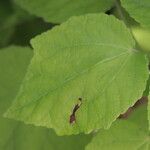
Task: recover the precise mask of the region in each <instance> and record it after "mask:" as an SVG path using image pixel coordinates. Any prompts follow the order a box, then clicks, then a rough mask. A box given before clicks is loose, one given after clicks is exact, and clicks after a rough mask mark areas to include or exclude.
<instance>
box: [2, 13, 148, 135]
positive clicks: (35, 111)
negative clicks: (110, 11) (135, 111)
mask: <svg viewBox="0 0 150 150" xmlns="http://www.w3.org/2000/svg"><path fill="white" fill-rule="evenodd" d="M77 24H78V26H77ZM31 43H32V46H33V48H34V57H33V59H32V62H31V65H30V66H29V69H28V73H27V75H26V78H25V79H24V82H23V84H22V87H21V89H20V91H19V93H18V96H17V97H16V100H15V102H14V103H13V105H12V106H11V108H10V109H9V110H8V111H7V113H6V114H5V115H6V116H7V117H10V118H15V119H18V120H22V121H24V122H26V123H32V124H35V125H40V126H46V127H48V128H54V129H55V130H56V132H57V134H60V135H63V134H77V133H80V132H85V133H89V132H91V131H92V130H95V129H99V128H108V127H110V125H111V123H112V122H113V121H114V120H115V119H116V118H117V117H118V116H119V115H120V113H123V112H124V111H126V110H127V109H128V107H130V106H131V105H133V104H134V103H135V101H136V100H137V99H138V98H140V97H141V96H142V93H143V91H144V89H145V86H146V81H147V78H148V67H147V59H146V58H145V55H144V54H143V53H141V52H140V51H137V50H135V49H134V47H135V43H134V40H133V38H132V35H131V34H130V32H129V31H128V29H127V28H126V26H125V25H124V24H123V23H122V22H121V21H119V20H118V19H116V18H115V17H113V16H107V15H105V14H95V15H86V16H80V17H73V18H71V19H70V20H69V21H67V22H66V23H63V24H62V25H60V26H57V27H55V28H53V29H52V30H50V31H48V32H46V33H44V34H42V35H40V36H37V37H36V38H35V39H33V40H32V42H31ZM79 98H82V104H81V105H80V108H79V109H78V110H77V111H76V113H75V115H76V116H75V117H76V123H74V124H70V122H69V119H70V116H71V114H72V113H73V109H74V107H75V106H76V105H78V99H79Z"/></svg>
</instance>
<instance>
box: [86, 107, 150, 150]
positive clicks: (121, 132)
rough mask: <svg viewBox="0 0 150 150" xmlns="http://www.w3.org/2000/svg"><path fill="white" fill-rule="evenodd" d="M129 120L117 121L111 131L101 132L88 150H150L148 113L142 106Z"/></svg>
mask: <svg viewBox="0 0 150 150" xmlns="http://www.w3.org/2000/svg"><path fill="white" fill-rule="evenodd" d="M132 115H133V116H131V118H130V119H128V120H118V121H116V122H115V123H114V124H113V125H112V127H111V128H110V129H109V130H107V131H106V130H105V131H104V130H101V131H99V132H98V133H97V135H96V136H95V137H94V138H93V139H92V141H91V143H90V144H89V145H88V146H87V147H86V150H99V149H101V150H149V148H150V139H149V132H148V122H147V111H146V107H145V106H142V107H141V108H138V109H136V110H135V112H134V114H132Z"/></svg>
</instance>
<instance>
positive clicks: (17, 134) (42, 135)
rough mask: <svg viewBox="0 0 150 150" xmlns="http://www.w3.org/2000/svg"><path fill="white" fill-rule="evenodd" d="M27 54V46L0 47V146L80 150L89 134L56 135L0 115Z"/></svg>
mask: <svg viewBox="0 0 150 150" xmlns="http://www.w3.org/2000/svg"><path fill="white" fill-rule="evenodd" d="M31 56H32V51H31V50H30V49H29V48H22V47H14V46H13V47H9V48H5V49H2V50H0V75H1V78H0V150H41V149H42V150H84V147H85V145H86V144H87V143H88V142H89V141H90V139H91V135H89V136H88V135H87V136H85V135H78V136H68V137H66V136H63V137H58V136H56V134H55V133H54V131H52V130H48V129H46V128H44V129H43V128H41V127H33V126H29V125H24V124H22V123H18V122H15V121H13V120H9V119H6V118H3V117H2V114H3V112H4V111H5V110H6V108H7V107H8V106H9V105H10V103H11V102H12V99H13V98H14V96H15V95H16V93H17V91H18V88H19V86H20V84H21V81H22V78H23V77H24V75H25V72H26V69H27V66H28V64H29V61H30V58H31Z"/></svg>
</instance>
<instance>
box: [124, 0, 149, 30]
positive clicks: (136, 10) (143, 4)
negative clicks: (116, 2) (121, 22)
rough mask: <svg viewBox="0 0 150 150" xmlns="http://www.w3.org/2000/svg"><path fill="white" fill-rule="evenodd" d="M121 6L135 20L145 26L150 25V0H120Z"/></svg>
mask: <svg viewBox="0 0 150 150" xmlns="http://www.w3.org/2000/svg"><path fill="white" fill-rule="evenodd" d="M121 2H122V6H123V7H124V8H125V9H126V10H127V11H128V12H129V14H130V15H131V17H133V18H134V19H135V20H136V21H137V22H139V23H140V24H141V25H143V26H145V27H150V13H149V10H150V2H149V0H121Z"/></svg>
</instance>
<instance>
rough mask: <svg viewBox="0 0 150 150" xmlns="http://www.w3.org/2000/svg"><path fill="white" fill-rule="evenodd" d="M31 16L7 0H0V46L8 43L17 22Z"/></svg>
mask: <svg viewBox="0 0 150 150" xmlns="http://www.w3.org/2000/svg"><path fill="white" fill-rule="evenodd" d="M31 18H33V16H30V15H28V14H27V13H26V12H24V11H23V10H22V9H20V8H19V7H17V6H15V5H14V4H13V3H11V2H10V1H9V0H5V1H0V47H4V46H7V45H8V43H10V41H11V37H12V35H13V34H14V32H15V27H16V25H17V24H19V23H22V22H23V21H25V20H29V19H31Z"/></svg>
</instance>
